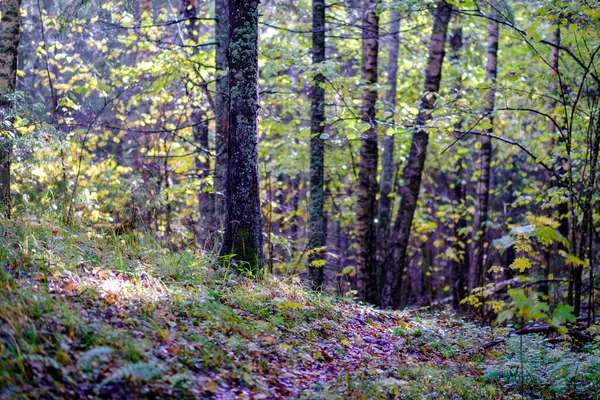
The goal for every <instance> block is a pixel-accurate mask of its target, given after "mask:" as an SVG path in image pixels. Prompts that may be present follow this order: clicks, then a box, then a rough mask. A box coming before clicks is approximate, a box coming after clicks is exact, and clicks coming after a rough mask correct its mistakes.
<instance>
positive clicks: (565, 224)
mask: <svg viewBox="0 0 600 400" xmlns="http://www.w3.org/2000/svg"><path fill="white" fill-rule="evenodd" d="M552 44H553V46H552V47H551V48H550V52H551V53H550V66H551V69H550V77H551V79H550V85H549V88H548V89H549V92H550V93H549V94H550V96H549V101H548V113H549V114H550V115H551V114H552V113H553V112H554V109H555V108H556V100H555V99H554V96H555V94H556V91H557V89H558V85H557V84H556V79H557V77H558V68H559V64H558V61H559V57H560V49H559V48H558V47H559V46H560V28H559V27H558V26H557V27H556V29H555V30H554V33H553V34H552ZM548 133H549V134H550V136H551V139H550V140H551V143H550V145H551V149H554V148H555V147H556V144H557V142H558V141H557V140H556V138H555V135H556V125H555V124H554V120H549V121H548ZM562 164H563V158H562V157H557V158H556V159H555V161H554V170H555V171H556V172H557V174H558V175H561V176H562V175H563V174H564V172H565V171H564V170H563V168H562ZM548 175H549V174H548ZM548 180H549V186H550V187H555V186H556V182H555V181H554V180H552V178H551V176H548ZM555 211H556V212H557V213H558V222H559V224H560V225H559V226H558V231H559V232H560V234H561V235H563V237H565V238H568V237H569V218H564V216H566V215H569V205H568V203H562V204H559V205H558V206H557V207H556V210H555ZM553 247H554V248H553V249H547V250H546V260H547V262H546V264H547V265H546V269H545V270H544V278H546V279H547V278H548V275H549V274H550V273H553V272H554V271H553V268H555V269H556V272H558V265H553V264H558V263H556V262H555V263H553V262H552V258H554V259H555V260H558V259H559V258H560V257H552V256H553V255H555V254H558V250H559V249H561V250H564V251H567V252H568V251H569V249H568V248H565V246H563V245H562V244H560V243H556V244H555V245H554V246H553ZM540 291H541V292H542V293H544V294H545V295H547V294H548V293H549V286H548V285H547V284H543V285H541V287H540Z"/></svg>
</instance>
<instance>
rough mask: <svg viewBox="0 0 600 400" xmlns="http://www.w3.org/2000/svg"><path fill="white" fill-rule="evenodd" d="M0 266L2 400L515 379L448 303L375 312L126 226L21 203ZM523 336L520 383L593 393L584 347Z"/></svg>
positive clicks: (507, 361)
mask: <svg viewBox="0 0 600 400" xmlns="http://www.w3.org/2000/svg"><path fill="white" fill-rule="evenodd" d="M0 265H1V267H0V398H2V399H45V398H48V399H59V398H82V399H96V398H126V399H137V398H139V399H142V398H161V399H162V398H164V399H168V398H182V399H186V398H189V399H195V398H211V397H214V398H254V399H261V398H263V399H268V398H315V399H317V398H318V399H321V398H323V399H324V398H352V399H355V398H358V399H360V398H362V399H377V398H382V399H386V398H414V399H420V398H457V399H458V398H472V399H480V398H500V397H502V396H505V395H510V394H511V393H512V394H514V395H518V394H519V393H521V392H522V390H521V389H522V387H521V386H522V385H521V384H520V381H519V376H520V375H518V376H517V375H515V373H514V371H515V368H516V367H515V365H517V364H518V359H519V357H520V355H519V353H515V343H514V341H513V340H512V339H511V340H509V342H508V345H507V346H506V349H499V350H497V351H492V352H489V353H487V354H486V353H477V354H475V355H471V356H469V357H465V356H464V355H463V354H464V352H465V351H467V350H469V349H471V348H473V347H474V346H476V345H477V344H478V343H480V342H481V341H483V340H485V339H487V338H489V335H490V331H489V329H487V328H482V327H478V326H476V325H474V324H470V323H468V322H465V321H463V320H461V319H460V318H458V317H457V316H456V315H453V314H451V313H449V312H445V311H444V312H381V311H378V310H375V309H373V308H371V307H366V306H363V305H358V304H356V303H355V302H353V301H351V300H349V299H342V298H336V297H334V296H331V295H327V294H319V293H315V292H313V291H310V290H308V289H307V288H305V287H304V286H303V284H302V283H301V282H300V281H299V279H298V278H296V277H282V276H270V275H267V276H265V277H264V278H262V279H261V280H252V279H247V278H245V277H243V276H240V275H238V274H236V273H235V270H234V268H231V267H228V266H227V265H225V266H223V263H222V262H220V260H219V259H218V258H217V257H215V256H213V255H211V254H210V253H205V252H203V251H202V250H201V249H192V248H190V249H187V250H184V251H180V252H172V251H169V250H167V249H166V248H165V247H164V246H162V244H161V243H160V242H158V241H156V240H154V239H153V238H152V237H151V236H150V235H146V234H143V233H139V232H135V233H131V234H130V235H126V236H115V235H114V234H111V233H99V232H98V231H96V230H94V229H93V228H90V227H86V226H71V227H65V226H63V225H61V224H60V223H58V222H57V221H56V220H55V219H53V218H51V217H43V218H35V217H32V216H30V217H24V216H21V217H17V218H16V219H15V220H13V221H3V222H2V223H0ZM527 340H530V342H528V344H527V346H526V352H527V353H526V354H525V355H523V357H524V358H525V359H527V360H528V363H527V367H526V369H525V371H526V373H525V377H526V380H527V383H526V390H525V393H524V394H525V395H526V396H529V397H531V398H539V396H542V397H544V398H564V397H565V396H567V397H570V398H596V397H589V396H590V394H591V393H592V394H593V393H595V395H596V396H597V388H598V382H599V381H598V379H599V376H600V371H599V368H600V362H599V356H598V349H597V348H589V349H585V351H584V352H581V353H579V354H576V355H573V354H572V353H570V352H569V351H568V350H564V349H561V348H557V347H549V345H548V344H547V343H546V342H545V341H543V340H542V339H541V338H531V339H529V338H528V339H527ZM515 363H517V364H515ZM591 388H596V392H594V391H593V389H591ZM536 393H537V395H534V394H536ZM536 396H538V397H536Z"/></svg>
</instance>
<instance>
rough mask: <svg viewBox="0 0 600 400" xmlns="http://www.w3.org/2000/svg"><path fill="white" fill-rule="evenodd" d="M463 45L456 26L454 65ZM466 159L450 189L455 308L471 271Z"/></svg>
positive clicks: (456, 169) (452, 37) (458, 163)
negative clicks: (453, 217) (454, 216)
mask: <svg viewBox="0 0 600 400" xmlns="http://www.w3.org/2000/svg"><path fill="white" fill-rule="evenodd" d="M462 46H463V33H462V28H460V27H459V28H456V29H454V30H453V31H452V34H451V35H450V47H451V49H452V52H451V53H450V63H451V64H452V65H458V63H459V62H460V52H461V50H462ZM460 90H461V87H460V78H459V80H458V82H457V83H456V85H455V86H454V89H453V91H454V93H455V94H456V96H457V98H458V97H459V96H460ZM455 128H456V130H457V131H460V130H461V128H462V120H461V118H460V117H459V120H458V122H456V125H455ZM463 162H464V160H463V159H462V158H458V159H457V160H456V162H455V164H454V172H455V174H456V182H455V184H454V188H453V189H451V190H450V196H451V201H452V202H453V203H454V204H453V206H454V207H455V208H456V210H457V212H458V213H459V214H460V216H459V217H458V221H456V225H455V227H454V239H455V242H454V253H455V255H456V259H452V260H450V286H451V288H452V305H453V307H454V309H455V310H457V309H459V308H460V301H461V300H462V299H463V298H464V297H465V295H466V288H467V284H468V283H467V277H468V273H469V264H468V251H467V250H468V246H467V244H466V240H465V229H466V227H467V221H466V218H465V215H464V207H465V201H466V196H465V187H464V185H463V183H462V182H463V180H464V176H465V169H464V167H463Z"/></svg>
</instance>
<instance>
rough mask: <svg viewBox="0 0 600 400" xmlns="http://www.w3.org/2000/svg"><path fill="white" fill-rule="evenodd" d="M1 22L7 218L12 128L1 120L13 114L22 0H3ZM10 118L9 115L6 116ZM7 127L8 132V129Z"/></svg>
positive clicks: (1, 146) (2, 201)
mask: <svg viewBox="0 0 600 400" xmlns="http://www.w3.org/2000/svg"><path fill="white" fill-rule="evenodd" d="M0 11H1V14H2V20H1V24H0V213H2V214H4V216H6V217H7V218H10V211H11V203H12V202H11V194H10V166H11V156H12V140H11V137H12V136H13V132H10V129H11V127H10V126H4V125H3V124H1V121H4V120H5V119H6V117H8V116H10V115H11V114H12V107H13V102H12V95H13V94H14V92H15V89H16V84H17V56H18V49H19V41H20V39H21V0H2V3H0ZM9 119H10V118H9ZM7 131H8V132H7Z"/></svg>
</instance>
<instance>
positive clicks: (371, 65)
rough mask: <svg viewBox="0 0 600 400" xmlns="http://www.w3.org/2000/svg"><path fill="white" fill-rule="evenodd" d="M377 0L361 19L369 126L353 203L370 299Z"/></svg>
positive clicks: (361, 274) (362, 286)
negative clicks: (355, 197) (355, 201)
mask: <svg viewBox="0 0 600 400" xmlns="http://www.w3.org/2000/svg"><path fill="white" fill-rule="evenodd" d="M377 4H378V1H377V0H365V1H364V13H365V14H364V16H363V22H362V69H361V76H362V79H363V81H364V83H365V84H367V85H370V86H369V87H368V88H367V89H365V90H364V91H363V94H362V120H363V122H364V123H365V124H368V125H369V126H370V127H369V128H368V129H367V130H366V131H365V132H363V135H362V140H361V147H360V162H359V165H358V186H357V205H356V242H357V270H358V294H359V297H360V298H361V299H362V300H364V301H366V302H369V303H372V304H376V303H377V301H378V293H377V275H376V269H377V264H376V256H375V252H376V234H377V233H376V226H375V217H376V216H377V201H376V197H377V191H378V190H377V158H378V148H377V122H376V120H375V114H376V109H375V105H376V103H377V90H376V89H375V88H374V87H373V85H375V84H376V83H377V58H378V50H379V17H378V14H377V12H376V7H377Z"/></svg>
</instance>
